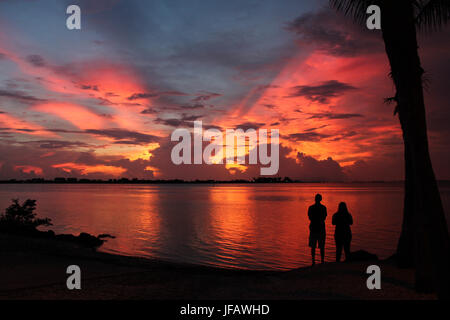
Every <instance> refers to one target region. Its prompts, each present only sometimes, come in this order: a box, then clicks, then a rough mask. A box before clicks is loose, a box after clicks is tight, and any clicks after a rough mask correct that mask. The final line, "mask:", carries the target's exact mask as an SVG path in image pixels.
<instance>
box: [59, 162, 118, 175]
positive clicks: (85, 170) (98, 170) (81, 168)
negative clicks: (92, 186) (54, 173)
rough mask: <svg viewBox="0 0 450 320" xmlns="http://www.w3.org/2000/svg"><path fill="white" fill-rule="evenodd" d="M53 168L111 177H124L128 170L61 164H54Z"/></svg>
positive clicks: (101, 166)
mask: <svg viewBox="0 0 450 320" xmlns="http://www.w3.org/2000/svg"><path fill="white" fill-rule="evenodd" d="M52 167H53V168H59V169H62V170H64V171H65V172H68V173H72V171H74V170H75V171H79V172H80V173H81V175H87V174H91V173H103V174H105V175H111V176H115V177H117V176H120V175H122V174H123V173H124V172H125V171H127V169H125V168H123V167H116V166H108V165H94V166H89V165H84V164H77V163H72V162H68V163H61V164H54V165H52Z"/></svg>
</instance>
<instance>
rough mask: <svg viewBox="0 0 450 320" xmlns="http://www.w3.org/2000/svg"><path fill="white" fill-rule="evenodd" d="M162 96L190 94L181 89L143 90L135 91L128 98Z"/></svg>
mask: <svg viewBox="0 0 450 320" xmlns="http://www.w3.org/2000/svg"><path fill="white" fill-rule="evenodd" d="M160 96H188V94H187V93H184V92H181V91H161V92H143V93H134V94H132V95H131V96H130V97H128V98H127V99H128V100H130V101H133V100H139V99H148V98H156V97H160Z"/></svg>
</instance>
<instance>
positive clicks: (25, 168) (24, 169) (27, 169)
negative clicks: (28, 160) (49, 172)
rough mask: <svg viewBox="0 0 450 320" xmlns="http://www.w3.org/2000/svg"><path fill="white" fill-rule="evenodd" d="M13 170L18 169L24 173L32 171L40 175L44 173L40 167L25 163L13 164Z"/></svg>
mask: <svg viewBox="0 0 450 320" xmlns="http://www.w3.org/2000/svg"><path fill="white" fill-rule="evenodd" d="M14 170H15V171H18V170H20V171H22V172H24V173H33V172H34V173H35V174H37V175H42V174H43V173H44V172H43V170H42V169H41V168H39V167H35V166H28V165H26V166H15V167H14Z"/></svg>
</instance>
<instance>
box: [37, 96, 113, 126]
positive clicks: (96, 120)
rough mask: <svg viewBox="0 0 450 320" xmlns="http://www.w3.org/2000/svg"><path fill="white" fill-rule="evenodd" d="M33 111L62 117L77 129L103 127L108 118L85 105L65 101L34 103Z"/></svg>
mask: <svg viewBox="0 0 450 320" xmlns="http://www.w3.org/2000/svg"><path fill="white" fill-rule="evenodd" d="M32 109H33V110H35V111H39V112H44V113H49V114H53V115H56V116H58V117H59V118H61V119H64V120H66V121H68V122H70V123H71V124H73V125H74V126H75V127H77V128H79V129H83V130H85V129H98V128H105V127H106V125H107V124H108V122H109V121H108V119H106V118H104V117H102V116H100V115H98V114H96V113H94V112H92V111H91V110H89V109H88V108H86V107H83V106H79V105H76V104H72V103H66V102H52V103H45V104H40V105H36V106H34V107H33V108H32Z"/></svg>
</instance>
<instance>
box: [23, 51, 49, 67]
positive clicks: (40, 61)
mask: <svg viewBox="0 0 450 320" xmlns="http://www.w3.org/2000/svg"><path fill="white" fill-rule="evenodd" d="M26 60H27V61H28V63H30V64H31V65H33V66H35V67H45V65H46V63H45V60H44V58H43V57H42V56H40V55H38V54H30V55H29V56H27V57H26Z"/></svg>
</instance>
